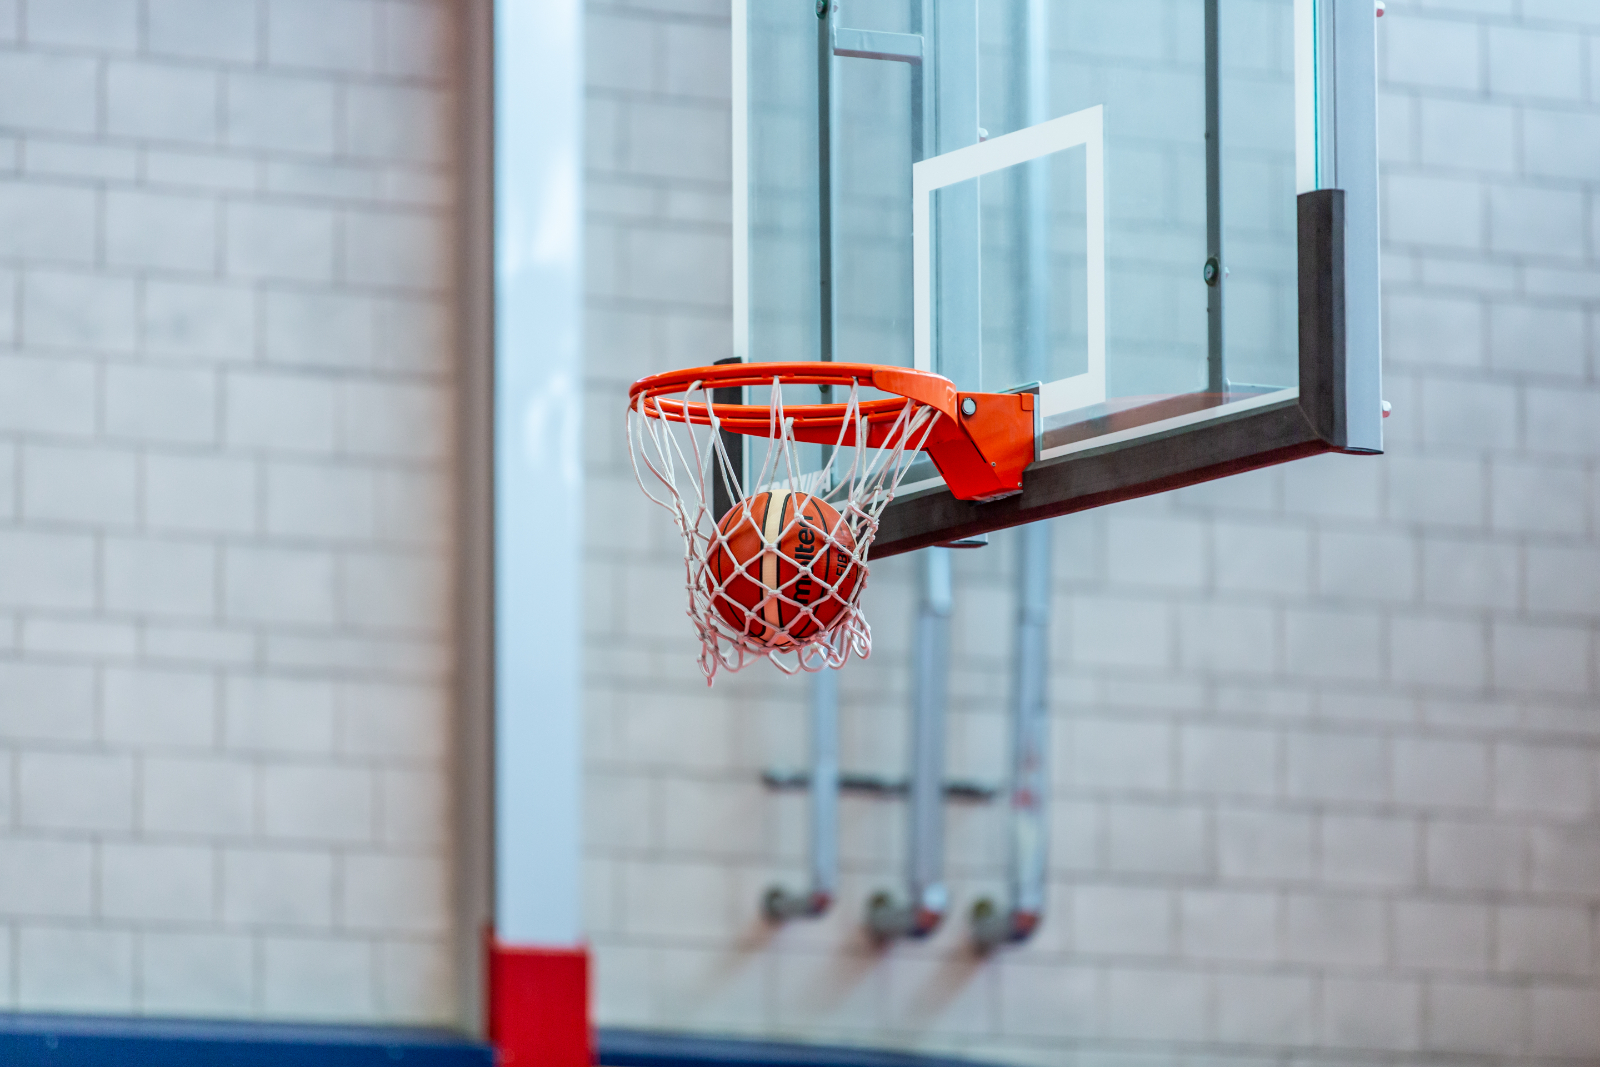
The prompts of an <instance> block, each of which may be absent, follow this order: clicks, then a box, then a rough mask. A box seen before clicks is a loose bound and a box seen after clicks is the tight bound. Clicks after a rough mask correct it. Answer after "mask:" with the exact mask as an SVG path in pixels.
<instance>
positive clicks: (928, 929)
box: [867, 548, 951, 940]
mask: <svg viewBox="0 0 1600 1067" xmlns="http://www.w3.org/2000/svg"><path fill="white" fill-rule="evenodd" d="M918 562H919V563H921V565H922V598H921V603H920V605H919V606H918V609H917V631H916V638H915V640H916V645H915V651H914V652H913V656H914V660H913V664H912V670H913V675H912V679H911V792H910V807H909V812H908V826H909V831H910V838H911V849H910V854H909V856H908V857H907V864H906V882H907V899H905V900H904V901H898V900H896V899H895V898H894V897H893V896H892V895H891V894H889V893H878V894H876V895H874V896H873V898H872V899H871V900H870V901H869V902H868V903H867V929H868V930H869V931H871V933H872V934H873V936H874V937H876V938H878V939H880V940H890V939H893V938H899V937H926V936H928V935H929V934H931V933H933V931H934V930H935V929H937V928H938V926H939V923H940V922H942V921H943V920H944V913H945V908H946V907H947V905H948V903H949V892H948V890H947V889H946V887H945V884H944V749H945V743H944V742H945V709H946V707H947V705H948V703H949V687H950V685H949V683H950V667H949V663H950V600H951V596H950V550H949V549H947V548H930V549H926V550H925V551H924V552H923V553H922V557H921V559H920V560H919V561H918Z"/></svg>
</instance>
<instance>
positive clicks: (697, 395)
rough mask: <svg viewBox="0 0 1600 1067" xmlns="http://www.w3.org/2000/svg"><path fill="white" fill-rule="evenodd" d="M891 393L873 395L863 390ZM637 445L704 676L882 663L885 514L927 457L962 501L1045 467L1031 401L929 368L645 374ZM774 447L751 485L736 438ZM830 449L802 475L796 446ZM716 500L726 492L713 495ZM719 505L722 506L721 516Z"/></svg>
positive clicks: (632, 393) (719, 368) (752, 368)
mask: <svg viewBox="0 0 1600 1067" xmlns="http://www.w3.org/2000/svg"><path fill="white" fill-rule="evenodd" d="M796 385H821V386H831V387H834V388H836V389H838V388H843V389H848V394H847V396H846V398H845V400H844V401H843V402H838V403H827V404H804V405H786V404H785V402H784V397H783V388H782V387H783V386H796ZM747 387H770V388H771V400H770V403H768V404H765V405H762V404H742V403H731V404H730V403H718V402H717V401H716V399H715V396H714V393H715V392H717V391H719V390H724V389H728V390H732V389H743V388H747ZM868 387H871V388H875V389H878V390H880V391H882V392H886V393H892V394H895V395H894V396H891V397H888V398H881V399H880V398H872V399H868V398H864V397H863V396H862V395H861V391H862V390H863V389H864V388H868ZM628 400H629V406H628V450H629V452H630V454H631V455H632V458H633V467H634V473H635V475H636V476H637V478H638V480H639V487H640V488H641V489H642V490H643V491H644V493H645V495H646V496H648V497H649V498H650V499H651V500H652V501H654V502H655V503H657V504H659V505H661V506H662V507H664V508H666V509H667V510H668V511H670V512H672V514H673V518H674V520H675V522H676V523H677V526H678V530H679V532H680V533H681V534H682V535H683V543H684V567H685V580H686V585H687V591H688V595H689V610H688V614H689V617H690V618H691V619H692V620H693V621H694V625H695V630H696V632H697V633H698V634H699V637H700V648H701V653H700V669H701V670H702V671H703V672H704V674H705V677H706V683H707V684H708V685H709V684H710V683H711V682H712V681H713V680H714V679H715V677H716V673H717V671H718V670H719V669H720V670H725V671H730V672H731V671H738V670H742V669H743V668H744V667H746V666H748V665H749V664H750V663H752V662H754V661H755V660H757V659H762V658H765V659H768V660H770V661H771V662H773V663H774V664H776V665H777V666H778V667H779V668H780V669H781V670H783V671H784V672H785V673H788V674H793V673H795V672H796V671H800V670H804V671H818V670H823V669H825V668H829V667H834V668H836V667H840V666H843V665H844V663H845V661H846V660H848V659H849V658H850V656H851V655H852V654H854V655H857V656H860V657H861V658H863V659H865V658H866V657H867V656H868V655H870V654H871V652H872V630H871V627H869V626H868V625H867V622H866V620H865V619H864V618H863V617H862V614H861V607H860V600H861V592H862V589H863V588H864V587H865V585H866V576H867V558H868V555H869V553H870V551H871V548H872V540H873V538H874V537H875V536H876V534H877V530H878V518H879V516H880V515H881V514H882V512H883V509H884V507H885V506H886V505H887V504H888V503H889V501H890V500H892V499H893V498H894V494H895V491H896V490H897V489H898V488H899V486H900V482H901V480H902V479H903V478H904V477H905V474H906V471H907V469H908V468H909V467H910V465H911V461H912V459H913V458H914V457H915V455H916V453H917V452H918V451H922V450H926V451H927V452H928V453H929V456H930V458H931V459H932V460H933V462H934V464H935V466H936V467H938V469H939V472H940V473H941V474H942V475H943V476H944V478H945V481H946V483H947V484H948V485H949V486H950V489H951V491H952V493H954V495H955V496H957V497H958V498H960V499H965V500H990V499H996V498H998V497H1002V496H1009V495H1012V494H1015V493H1017V492H1020V491H1021V486H1022V468H1023V467H1025V466H1026V465H1027V464H1028V463H1030V462H1032V460H1033V459H1034V448H1035V440H1036V438H1035V428H1034V404H1033V400H1034V398H1033V396H1032V395H1031V394H1027V393H957V392H956V388H955V385H954V384H953V383H952V382H951V381H950V380H949V379H948V378H944V377H941V376H939V375H937V374H930V373H927V372H925V371H915V370H907V369H904V368H901V367H883V366H875V365H872V364H863V363H819V362H812V363H729V364H719V365H716V366H711V367H695V368H691V369H689V370H682V371H672V372H669V373H666V374H657V375H653V376H651V377H648V378H642V379H640V380H639V381H637V382H635V383H634V384H633V387H632V388H631V389H630V390H629V391H628ZM729 432H731V433H738V434H745V435H748V436H753V437H765V438H766V439H767V448H766V452H765V455H764V456H763V457H762V459H761V462H760V463H759V464H758V465H757V466H756V467H755V470H754V471H753V473H752V475H751V476H750V477H748V478H747V477H744V475H743V464H742V463H740V462H736V461H735V459H734V458H733V457H732V456H730V455H729V454H728V449H727V446H726V444H725V442H724V434H725V433H729ZM801 444H816V445H822V446H824V447H823V450H822V460H821V463H820V466H817V467H816V469H814V470H810V471H807V470H805V469H804V467H803V465H802V463H801V457H800V456H799V454H798V446H799V445H801ZM719 489H720V490H721V493H720V494H719V492H718V490H719ZM719 495H720V496H722V497H723V498H724V499H725V501H726V503H727V505H728V506H727V508H726V510H725V511H724V512H723V513H722V514H720V515H719V514H715V513H714V512H715V510H717V509H716V508H715V505H714V501H716V500H717V498H718V496H719Z"/></svg>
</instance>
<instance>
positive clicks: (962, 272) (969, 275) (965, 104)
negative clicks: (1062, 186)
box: [924, 0, 984, 389]
mask: <svg viewBox="0 0 1600 1067" xmlns="http://www.w3.org/2000/svg"><path fill="white" fill-rule="evenodd" d="M932 10H933V40H932V47H930V48H927V49H926V51H925V54H926V55H928V56H930V57H931V61H930V62H929V63H925V64H924V67H925V68H926V67H928V66H930V65H931V67H932V69H931V70H926V73H925V75H924V78H925V83H926V80H927V79H931V81H932V83H933V91H932V93H931V94H929V95H930V96H931V100H932V112H931V117H932V121H931V122H929V123H928V125H929V127H930V128H931V130H932V132H933V152H932V153H930V154H937V155H943V154H944V153H946V152H954V151H955V150H956V149H958V148H965V147H967V146H968V145H974V144H977V143H978V3H977V0H939V3H937V4H934V5H933V8H932ZM924 107H927V103H926V102H925V103H924ZM925 115H926V113H925ZM978 185H979V182H977V181H969V182H962V183H960V184H959V185H951V186H946V187H945V188H943V189H940V190H939V191H938V192H936V193H934V194H933V196H934V204H933V261H934V262H933V270H934V291H935V304H934V306H935V307H936V308H937V309H938V314H937V315H936V316H935V328H934V331H933V346H934V347H933V360H934V362H933V366H934V369H935V370H937V371H938V372H939V373H940V374H943V375H944V376H945V377H947V378H949V379H951V380H952V381H954V382H955V383H956V388H958V389H982V388H983V386H984V383H983V295H982V284H981V270H982V265H983V225H982V204H981V202H980V200H979V196H978Z"/></svg>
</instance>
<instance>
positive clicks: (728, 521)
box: [706, 489, 861, 646]
mask: <svg viewBox="0 0 1600 1067" xmlns="http://www.w3.org/2000/svg"><path fill="white" fill-rule="evenodd" d="M748 505H749V506H748V508H747V507H745V506H744V505H736V506H735V507H733V508H731V509H729V511H728V513H727V514H726V515H724V516H723V517H722V521H721V522H720V523H718V524H717V528H718V529H719V530H721V531H722V533H723V534H724V536H725V540H724V541H723V542H722V543H721V544H719V545H717V546H716V547H714V548H713V550H712V552H711V558H710V560H709V565H708V567H707V574H706V585H707V588H708V590H709V591H710V593H711V596H712V598H713V603H714V604H715V605H716V608H717V613H718V614H719V615H721V616H722V617H723V618H724V619H725V620H727V623H728V625H729V626H732V627H733V628H734V629H735V630H739V631H741V632H743V633H746V634H749V635H750V636H751V637H752V638H754V639H755V640H756V641H758V642H760V643H762V644H766V645H772V646H783V645H788V644H790V643H792V642H791V639H794V640H804V639H805V638H807V637H811V636H812V635H814V634H816V633H818V632H820V631H823V630H827V629H828V628H829V627H830V626H832V625H833V622H834V620H835V619H837V618H838V617H839V615H840V613H841V612H842V611H844V609H845V608H846V607H847V606H848V605H849V603H850V600H851V598H852V597H854V596H855V591H856V586H858V585H859V584H860V583H861V568H859V567H858V566H856V564H855V561H854V559H853V556H854V554H855V546H856V539H855V536H854V535H853V534H851V532H850V528H849V526H847V525H846V524H845V523H843V522H842V521H840V519H839V513H838V511H836V510H834V508H833V506H832V505H830V504H828V503H827V502H826V501H823V500H819V499H817V498H816V497H814V496H809V495H807V494H805V493H794V492H790V491H789V490H787V489H778V490H774V491H773V492H770V493H757V494H756V495H755V496H753V497H751V498H750V499H749V501H748ZM830 538H831V539H832V544H831V546H830V543H829V539H830ZM841 546H842V547H841ZM741 568H743V569H742V570H741ZM719 589H720V590H721V592H718V590H719ZM805 608H810V610H811V614H810V616H806V614H805ZM747 609H748V612H749V613H748V614H747Z"/></svg>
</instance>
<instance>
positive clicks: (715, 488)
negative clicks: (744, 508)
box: [711, 356, 745, 522]
mask: <svg viewBox="0 0 1600 1067" xmlns="http://www.w3.org/2000/svg"><path fill="white" fill-rule="evenodd" d="M738 362H740V359H739V357H738V356H729V357H728V358H727V359H719V360H717V366H719V367H720V366H722V364H724V363H738ZM743 403H744V389H743V388H740V387H738V386H735V387H733V388H731V389H713V390H711V405H712V407H713V408H719V407H721V406H722V405H723V404H743ZM718 436H720V437H721V438H722V447H723V449H724V450H725V451H726V452H727V453H728V464H729V466H730V467H732V468H733V478H734V482H735V484H732V485H730V484H729V482H728V472H727V471H725V470H723V469H722V465H721V464H720V463H717V460H716V457H715V456H714V455H713V457H712V460H711V462H712V463H713V464H714V466H713V467H712V471H711V518H712V519H713V520H714V521H716V522H721V521H722V516H724V515H726V514H727V513H728V509H729V508H731V507H733V502H734V501H735V500H737V499H739V496H740V494H741V493H742V492H743V491H744V487H745V486H744V435H743V434H737V433H734V432H733V431H732V430H720V431H718Z"/></svg>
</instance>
